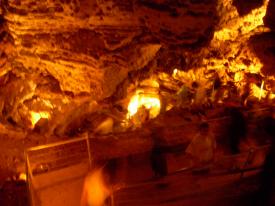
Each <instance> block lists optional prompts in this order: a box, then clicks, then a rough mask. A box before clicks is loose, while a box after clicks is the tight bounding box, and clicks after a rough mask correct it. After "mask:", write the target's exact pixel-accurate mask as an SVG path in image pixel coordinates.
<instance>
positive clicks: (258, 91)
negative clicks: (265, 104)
mask: <svg viewBox="0 0 275 206" xmlns="http://www.w3.org/2000/svg"><path fill="white" fill-rule="evenodd" d="M250 88H251V91H252V96H254V97H256V98H258V99H259V100H261V98H262V97H263V98H265V97H266V95H267V91H265V90H263V89H261V88H259V87H258V86H257V85H256V84H251V86H250Z"/></svg>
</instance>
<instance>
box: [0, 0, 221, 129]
mask: <svg viewBox="0 0 275 206" xmlns="http://www.w3.org/2000/svg"><path fill="white" fill-rule="evenodd" d="M1 6H2V9H3V13H4V19H5V22H6V23H5V24H6V28H7V31H8V32H9V35H10V36H11V37H12V38H13V39H14V41H13V42H14V48H15V49H14V51H13V52H12V53H11V54H10V57H9V62H8V64H7V65H6V66H5V73H7V74H6V76H5V77H3V75H0V78H5V85H3V87H6V88H8V90H6V89H0V96H1V97H2V98H1V100H0V105H2V107H0V116H2V119H4V120H8V121H10V122H12V123H15V124H17V125H20V126H21V127H23V128H24V127H25V128H30V123H27V122H28V121H26V120H25V119H28V116H29V114H28V110H30V108H35V106H34V105H33V104H37V102H40V103H39V104H40V105H44V107H45V108H44V110H48V111H50V112H52V113H55V111H53V110H52V109H53V108H56V107H58V108H59V111H62V113H67V110H66V109H62V108H64V107H66V106H65V105H66V104H70V102H74V101H78V102H81V101H82V99H83V98H82V97H87V99H89V100H88V101H90V100H96V101H101V100H103V99H105V98H107V97H110V96H111V95H112V94H113V93H114V92H115V91H116V89H117V87H118V86H119V85H120V84H121V83H122V82H123V81H124V80H125V79H126V78H127V77H128V74H129V73H130V72H132V71H137V70H140V69H143V68H145V67H146V65H148V63H149V62H151V61H152V60H153V59H154V58H156V57H157V53H158V51H159V50H160V48H162V47H163V48H165V49H167V50H173V48H171V46H172V47H173V45H174V47H175V46H176V47H189V48H200V47H201V46H202V45H203V44H205V43H207V42H209V40H210V39H211V38H212V34H213V32H214V26H215V24H216V22H217V19H216V0H207V1H203V2H201V1H191V0H189V1H184V2H182V1H173V2H170V1H165V0H162V1H148V0H131V1H128V0H123V1H116V0H108V1H101V0H83V1H70V0H68V1H63V0H60V1H56V0H50V1H47V2H44V1H34V0H13V1H2V5H1ZM168 53H169V52H168ZM169 54H170V53H169ZM170 55H171V56H173V53H171V54H170ZM167 58H169V56H167ZM165 66H167V67H169V66H171V67H172V66H174V65H167V64H166V65H165ZM167 69H170V68H167ZM8 93H12V95H10V96H9V95H8ZM49 94H51V95H49ZM52 96H54V97H52ZM77 99H78V100H77ZM87 99H86V100H85V101H87ZM45 101H46V102H47V101H49V102H50V103H51V105H50V104H47V103H45ZM85 101H84V102H85ZM43 102H44V103H43ZM73 104H74V103H73ZM75 104H78V103H75ZM47 107H48V108H47Z"/></svg>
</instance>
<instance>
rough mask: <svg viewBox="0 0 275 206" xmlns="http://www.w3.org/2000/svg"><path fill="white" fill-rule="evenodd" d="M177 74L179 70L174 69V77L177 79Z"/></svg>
mask: <svg viewBox="0 0 275 206" xmlns="http://www.w3.org/2000/svg"><path fill="white" fill-rule="evenodd" d="M177 73H178V70H177V69H174V70H173V77H174V78H175V77H176V75H177Z"/></svg>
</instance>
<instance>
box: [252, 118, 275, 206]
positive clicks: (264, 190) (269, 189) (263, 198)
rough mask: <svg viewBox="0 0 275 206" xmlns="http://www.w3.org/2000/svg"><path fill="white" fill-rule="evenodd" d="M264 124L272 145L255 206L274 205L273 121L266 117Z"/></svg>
mask: <svg viewBox="0 0 275 206" xmlns="http://www.w3.org/2000/svg"><path fill="white" fill-rule="evenodd" d="M264 123H265V131H266V132H267V134H268V135H269V136H270V137H271V139H272V143H271V148H270V151H269V153H268V154H267V156H266V159H265V163H264V167H263V171H262V173H261V185H260V188H259V191H258V194H257V195H256V201H255V203H256V205H257V206H271V205H275V202H272V195H274V189H275V119H273V118H272V117H267V118H266V119H265V121H264ZM273 201H274V200H273Z"/></svg>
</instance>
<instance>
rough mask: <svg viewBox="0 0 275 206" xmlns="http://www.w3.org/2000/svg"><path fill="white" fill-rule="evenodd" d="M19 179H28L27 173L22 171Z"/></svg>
mask: <svg viewBox="0 0 275 206" xmlns="http://www.w3.org/2000/svg"><path fill="white" fill-rule="evenodd" d="M18 179H19V180H22V181H27V175H26V173H20V174H19V177H18Z"/></svg>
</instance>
